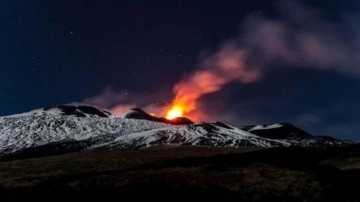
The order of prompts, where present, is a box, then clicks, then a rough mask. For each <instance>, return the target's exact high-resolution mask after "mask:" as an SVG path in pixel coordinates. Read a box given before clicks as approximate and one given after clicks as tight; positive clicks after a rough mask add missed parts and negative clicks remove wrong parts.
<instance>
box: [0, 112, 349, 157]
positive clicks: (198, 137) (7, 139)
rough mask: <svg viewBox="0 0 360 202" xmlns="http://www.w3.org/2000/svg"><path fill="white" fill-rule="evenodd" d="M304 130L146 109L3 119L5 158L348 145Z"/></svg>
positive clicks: (0, 145)
mask: <svg viewBox="0 0 360 202" xmlns="http://www.w3.org/2000/svg"><path fill="white" fill-rule="evenodd" d="M298 131H301V130H300V129H297V128H296V127H294V126H292V125H289V124H274V125H268V126H265V125H257V126H248V127H243V128H241V129H240V128H236V127H232V126H229V125H226V124H224V123H221V122H213V123H193V122H192V121H191V120H189V119H186V118H178V119H174V120H171V121H169V120H167V119H164V118H159V117H154V116H151V115H149V114H147V113H146V112H144V111H143V110H141V109H131V110H129V111H128V112H126V113H124V114H123V115H121V116H113V115H111V113H109V112H106V111H104V110H100V109H97V108H95V107H90V106H72V105H59V106H56V107H49V108H43V109H38V110H34V111H30V112H27V113H22V114H17V115H12V116H5V117H0V154H1V155H8V154H11V153H14V152H15V153H18V152H24V151H38V152H40V151H43V150H46V151H49V150H54V149H55V150H56V151H59V150H60V151H59V152H62V151H64V152H66V151H77V150H91V149H100V148H117V149H125V148H140V147H145V146H150V145H159V144H172V145H174V144H175V145H184V144H185V145H207V146H231V147H239V146H257V147H279V146H285V147H288V146H312V145H321V144H330V145H331V144H341V143H342V142H341V141H339V140H336V139H324V138H323V139H321V138H316V137H314V136H312V135H310V134H305V135H304V134H301V135H296V134H293V133H296V132H298ZM304 133H305V132H304Z"/></svg>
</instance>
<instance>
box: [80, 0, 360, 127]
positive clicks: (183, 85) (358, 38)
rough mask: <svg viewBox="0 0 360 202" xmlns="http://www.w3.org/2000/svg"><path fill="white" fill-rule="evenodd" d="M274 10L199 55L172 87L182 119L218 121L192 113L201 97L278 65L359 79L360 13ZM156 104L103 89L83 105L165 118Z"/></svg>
mask: <svg viewBox="0 0 360 202" xmlns="http://www.w3.org/2000/svg"><path fill="white" fill-rule="evenodd" d="M277 9H278V13H279V16H278V17H277V18H268V17H265V16H261V15H258V14H255V13H254V14H250V15H248V16H247V17H246V18H245V20H244V21H243V23H242V24H241V30H240V33H239V35H238V36H237V37H236V38H233V39H230V40H228V41H225V42H224V43H223V44H222V45H220V47H219V49H218V51H216V52H215V53H213V54H210V55H208V56H206V57H203V58H202V59H201V60H200V62H199V64H198V68H197V69H196V70H195V71H194V72H190V73H189V74H187V76H185V77H184V78H183V79H181V80H180V81H179V82H177V83H176V84H175V85H174V87H173V93H174V94H175V96H174V99H173V103H181V104H182V105H185V106H187V108H186V111H185V112H186V114H185V116H188V115H190V118H193V119H195V120H198V118H199V117H201V118H203V117H206V118H207V120H212V119H216V118H218V117H213V115H210V114H206V112H205V111H199V110H196V109H198V108H199V106H200V108H201V105H202V104H201V102H202V99H201V98H202V97H203V96H204V95H208V94H212V93H216V92H218V91H220V90H222V89H223V87H224V86H226V85H227V84H229V83H233V82H238V83H252V82H256V81H259V80H261V79H262V78H263V77H264V76H265V75H266V73H267V72H269V71H271V70H272V68H274V67H276V66H283V67H289V68H290V67H291V68H311V69H318V70H324V71H335V72H339V73H342V74H345V75H349V76H352V77H356V78H358V77H360V68H359V64H360V50H359V49H360V19H359V15H355V14H349V13H347V14H344V15H342V16H341V18H340V19H337V20H329V19H328V18H327V16H326V15H325V13H324V12H323V11H322V10H319V9H314V8H311V7H308V6H305V5H301V4H299V3H298V2H295V1H285V0H284V1H279V2H278V3H277ZM219 31H221V30H219ZM149 97H150V98H149ZM156 99H157V100H156ZM158 100H159V99H158V98H157V97H156V96H154V95H153V93H137V94H135V95H134V94H132V95H130V94H127V95H125V94H124V93H123V92H120V93H119V92H115V91H112V90H109V89H105V90H104V92H103V93H101V94H100V95H98V96H95V97H92V98H88V99H85V100H84V101H83V103H87V104H92V105H97V106H101V107H105V108H107V109H109V110H110V111H112V112H115V114H120V113H121V112H123V111H124V110H125V109H126V108H130V107H135V106H136V107H145V110H146V108H148V109H150V110H151V111H153V112H154V113H156V114H157V115H159V114H161V115H163V112H164V108H165V107H166V106H165V105H164V104H159V103H156V102H157V101H158ZM162 100H163V99H162ZM225 111H226V110H225ZM213 114H214V113H213ZM222 116H224V117H233V115H231V116H226V115H222Z"/></svg>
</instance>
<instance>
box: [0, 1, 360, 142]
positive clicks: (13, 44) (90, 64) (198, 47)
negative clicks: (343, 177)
mask: <svg viewBox="0 0 360 202" xmlns="http://www.w3.org/2000/svg"><path fill="white" fill-rule="evenodd" d="M285 2H287V1H281V0H279V1H270V0H262V1H261V0H253V1H211V0H206V1H130V0H129V1H110V0H54V1H45V0H43V1H42V0H39V1H28V0H3V1H0V25H1V27H2V29H1V31H0V39H1V41H0V58H1V59H0V86H1V87H0V115H1V116H3V115H9V114H14V113H21V112H25V111H30V110H32V109H36V108H41V107H45V106H52V105H57V104H64V103H74V102H78V103H86V104H92V105H97V106H99V107H102V108H106V109H112V108H114V107H116V106H119V105H120V106H125V107H126V106H129V107H133V106H136V107H145V108H146V107H147V106H149V105H154V104H155V105H157V106H165V105H167V104H170V103H171V101H172V99H173V97H174V94H173V90H172V89H173V86H174V85H175V84H176V83H177V82H179V81H181V80H182V79H183V78H186V77H189V75H192V74H193V72H196V71H197V70H198V69H199V68H201V67H200V66H201V64H203V61H205V60H206V58H211V56H212V55H214V54H216V53H217V52H221V50H222V48H221V47H222V45H223V44H224V43H231V44H236V45H235V46H236V49H241V50H243V49H246V50H247V51H248V52H251V57H250V56H249V58H250V59H249V61H250V60H251V61H252V62H251V64H254V65H253V66H256V67H254V68H257V69H260V70H259V71H261V72H262V74H261V77H259V78H258V79H256V80H252V81H251V82H243V81H233V80H231V81H229V82H226V84H224V85H223V86H222V87H221V89H220V90H219V91H217V92H214V93H209V94H205V95H204V96H201V98H200V100H199V106H198V108H197V110H199V111H203V112H204V113H205V112H206V113H205V114H206V117H205V118H203V119H204V121H211V120H220V121H223V122H226V123H230V124H232V125H235V126H241V125H248V124H257V123H264V124H265V123H267V124H270V123H278V122H291V123H293V124H294V125H296V126H299V127H300V128H303V129H304V130H307V131H309V132H310V133H312V134H314V135H331V136H334V137H337V138H341V139H349V140H360V124H359V120H360V67H359V65H360V52H358V50H360V48H359V47H360V13H359V12H358V11H359V8H360V7H359V5H360V4H357V3H356V1H350V0H349V1H344V0H338V1H335V0H334V1H331V0H322V1H315V0H309V1H288V2H296V4H297V5H301V6H302V7H303V8H306V9H305V10H306V12H299V9H293V7H292V6H291V5H290V6H289V5H285V6H284V5H283V4H286V3H285ZM308 11H309V13H310V14H309V16H307V12H308ZM314 13H315V14H314ZM319 13H321V15H320V14H319ZM249 16H250V17H249ZM249 19H250V20H249ZM259 19H262V20H259ZM264 19H266V20H265V23H264V24H265V25H269V27H270V29H268V30H273V29H272V28H274V27H276V26H277V25H279V24H280V25H281V26H280V28H281V29H282V28H283V26H284V27H286V30H287V31H285V32H284V33H286V34H282V35H281V36H282V37H283V38H286V40H287V41H294V40H295V41H297V43H294V44H293V43H289V44H288V45H287V46H289V47H291V48H289V47H287V48H285V50H286V51H280V49H281V48H282V46H281V45H279V44H281V42H279V43H278V42H277V40H276V39H273V38H272V37H273V36H274V35H273V33H276V32H269V31H265V32H264V33H262V32H261V34H259V36H257V35H258V33H260V32H258V31H256V32H251V31H248V30H252V29H253V28H254V27H256V25H252V23H255V24H256V23H259V22H264ZM304 19H305V20H304ZM274 22H276V23H279V24H276V23H275V25H276V26H274ZM285 22H286V23H285ZM304 22H306V24H305V23H304ZM284 24H286V25H284ZM262 25H263V24H261V26H262ZM262 27H264V26H262ZM277 27H279V26H277ZM281 29H280V30H281ZM255 30H256V29H255ZM289 30H291V31H289ZM304 30H305V31H304ZM254 33H256V34H254ZM298 33H305V34H304V35H301V34H299V35H301V36H299V35H298ZM306 34H308V35H306ZM254 35H256V36H254ZM305 35H306V37H304V36H305ZM275 36H278V35H277V34H275ZM312 36H316V37H318V36H319V37H320V38H321V39H322V40H323V41H325V42H327V43H325V44H326V45H322V44H320V45H319V44H317V39H318V38H316V37H315V39H314V40H313V41H312V40H310V39H313V38H312ZM294 38H295V39H294ZM297 39H301V40H297ZM303 39H309V40H307V42H308V41H311V42H312V43H309V44H308V45H302V43H298V41H303ZM229 41H230V42H229ZM239 41H240V42H239ZM268 43H270V45H264V44H268ZM305 44H306V43H305ZM265 48H268V50H264V49H265ZM289 49H290V50H293V49H294V50H295V49H296V50H299V49H301V50H302V51H300V52H301V53H299V52H296V51H294V53H291V54H284V52H289V51H288V50H289ZM281 50H283V49H281ZM304 50H306V51H304ZM315 50H316V51H315ZM274 52H275V53H276V54H274V55H272V53H274ZM295 52H296V53H295ZM294 58H295V59H294ZM299 58H301V59H299ZM309 58H310V59H309ZM307 61H309V62H307ZM249 63H250V62H249ZM251 68H252V67H251Z"/></svg>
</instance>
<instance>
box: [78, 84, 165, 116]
mask: <svg viewBox="0 0 360 202" xmlns="http://www.w3.org/2000/svg"><path fill="white" fill-rule="evenodd" d="M163 97H164V95H162V93H161V92H149V93H147V92H146V93H145V92H136V93H131V92H128V91H116V90H114V89H113V88H112V87H111V86H108V87H106V88H105V89H104V90H103V91H102V92H101V93H100V94H98V95H96V96H93V97H88V98H86V99H84V100H82V101H81V102H80V103H82V104H87V105H92V106H97V107H101V108H104V109H106V110H108V111H109V112H111V113H112V114H114V115H120V114H122V113H124V112H126V111H128V110H129V109H131V108H142V109H144V110H145V111H147V112H149V113H152V114H155V115H158V116H161V115H162V113H163V109H164V106H165V105H166V102H159V100H162V98H163Z"/></svg>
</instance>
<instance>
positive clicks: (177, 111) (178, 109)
mask: <svg viewBox="0 0 360 202" xmlns="http://www.w3.org/2000/svg"><path fill="white" fill-rule="evenodd" d="M183 114H184V107H183V106H181V105H173V106H172V107H170V109H169V110H168V111H167V112H166V116H165V118H166V119H169V120H171V119H174V118H177V117H181V116H182V115H183Z"/></svg>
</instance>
